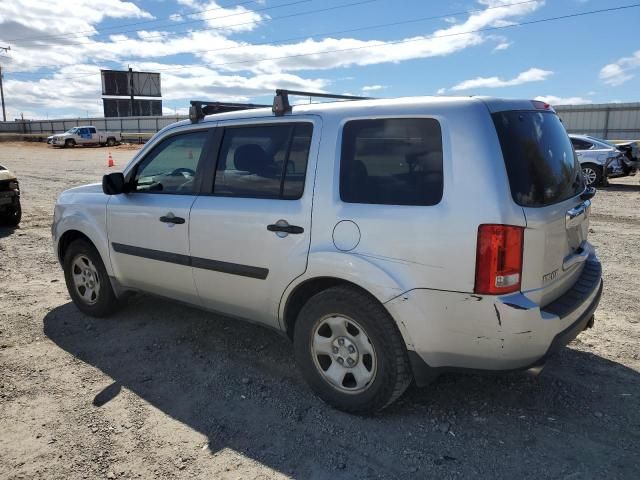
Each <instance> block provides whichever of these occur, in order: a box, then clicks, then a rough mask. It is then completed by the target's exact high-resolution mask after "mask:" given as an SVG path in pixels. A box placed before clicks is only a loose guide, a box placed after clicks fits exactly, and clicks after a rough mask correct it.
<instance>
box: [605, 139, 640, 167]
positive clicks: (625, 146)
mask: <svg viewBox="0 0 640 480" xmlns="http://www.w3.org/2000/svg"><path fill="white" fill-rule="evenodd" d="M608 143H609V144H611V145H613V146H615V147H616V148H617V149H618V150H620V151H621V152H622V153H623V154H624V156H625V158H624V163H625V166H626V168H625V170H626V172H627V175H635V174H636V172H637V171H638V169H639V168H640V148H638V142H625V141H612V142H608Z"/></svg>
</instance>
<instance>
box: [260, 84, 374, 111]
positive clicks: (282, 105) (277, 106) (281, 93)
mask: <svg viewBox="0 0 640 480" xmlns="http://www.w3.org/2000/svg"><path fill="white" fill-rule="evenodd" d="M289 95H295V96H296V97H315V98H334V99H336V100H373V97H358V96H355V95H336V94H333V93H317V92H301V91H299V90H283V89H278V90H276V96H275V97H273V106H272V107H271V111H272V112H273V113H274V114H275V115H277V116H282V115H284V114H285V113H287V112H290V111H291V104H290V103H289Z"/></svg>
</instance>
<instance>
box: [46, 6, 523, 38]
mask: <svg viewBox="0 0 640 480" xmlns="http://www.w3.org/2000/svg"><path fill="white" fill-rule="evenodd" d="M308 1H311V0H298V1H296V2H293V3H291V4H287V5H280V6H290V5H295V4H298V3H304V2H308ZM379 1H381V0H360V1H357V2H351V3H345V4H340V5H333V6H331V7H323V8H318V9H315V10H307V11H306V12H296V13H290V14H288V15H280V16H278V17H271V18H270V20H271V21H273V20H283V19H286V18H293V17H301V16H304V15H312V14H315V13H324V12H329V11H332V10H339V9H342V8H347V7H354V6H358V5H364V4H367V3H373V2H379ZM532 1H533V0H532ZM280 6H279V7H280ZM269 8H275V7H269ZM263 10H264V9H263ZM252 11H253V12H257V11H259V10H252ZM234 15H237V14H234ZM218 18H225V17H217V18H211V19H209V20H217V19H218ZM197 21H200V20H197ZM260 21H261V20H252V21H250V22H242V23H234V24H231V25H224V26H219V27H207V28H194V29H191V30H187V32H188V33H192V32H206V31H212V30H229V29H230V28H234V27H243V26H246V25H255V24H257V23H260ZM184 23H187V22H184ZM184 23H183V24H184ZM134 31H135V32H139V30H134ZM187 32H184V31H173V32H165V33H161V34H159V35H147V36H145V37H144V38H142V39H136V38H120V39H117V40H111V41H109V42H104V43H110V44H111V43H119V42H130V41H132V40H133V41H137V40H149V39H154V38H165V37H169V36H173V35H179V34H184V33H187ZM95 43H98V41H91V42H72V43H66V44H65V45H64V46H68V45H94V44H95ZM40 45H48V46H53V47H55V46H59V44H53V43H41V44H40Z"/></svg>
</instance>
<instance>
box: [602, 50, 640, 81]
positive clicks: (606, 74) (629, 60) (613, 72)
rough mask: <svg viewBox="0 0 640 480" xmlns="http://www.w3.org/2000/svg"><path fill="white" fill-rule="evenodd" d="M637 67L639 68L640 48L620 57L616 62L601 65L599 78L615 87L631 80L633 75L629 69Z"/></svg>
mask: <svg viewBox="0 0 640 480" xmlns="http://www.w3.org/2000/svg"><path fill="white" fill-rule="evenodd" d="M637 68H640V50H636V51H635V52H634V53H633V55H631V56H630V57H622V58H620V59H618V60H617V61H616V62H614V63H610V64H608V65H605V66H604V67H602V69H601V70H600V80H602V81H603V82H604V83H606V84H607V85H611V86H613V87H616V86H618V85H622V84H623V83H625V82H627V81H629V80H631V79H632V78H633V77H634V76H635V74H633V73H631V71H633V70H636V69H637Z"/></svg>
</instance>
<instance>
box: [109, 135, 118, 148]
mask: <svg viewBox="0 0 640 480" xmlns="http://www.w3.org/2000/svg"><path fill="white" fill-rule="evenodd" d="M115 144H116V139H115V138H113V137H109V138H107V147H113V146H114V145H115Z"/></svg>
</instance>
